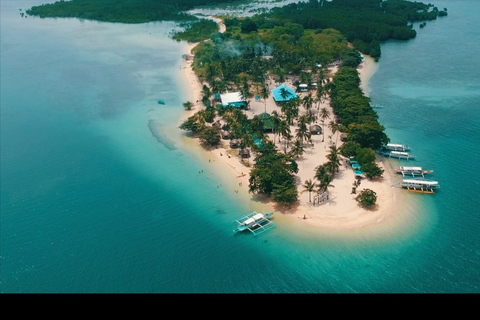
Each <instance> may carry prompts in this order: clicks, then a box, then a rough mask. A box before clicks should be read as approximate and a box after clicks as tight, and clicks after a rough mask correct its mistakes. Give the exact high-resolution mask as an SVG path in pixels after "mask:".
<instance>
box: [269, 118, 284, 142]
mask: <svg viewBox="0 0 480 320" xmlns="http://www.w3.org/2000/svg"><path fill="white" fill-rule="evenodd" d="M271 119H272V122H273V144H275V135H276V134H277V131H278V128H279V126H280V121H282V119H280V116H279V114H278V112H277V111H276V110H274V111H272V118H271ZM279 141H280V139H279Z"/></svg>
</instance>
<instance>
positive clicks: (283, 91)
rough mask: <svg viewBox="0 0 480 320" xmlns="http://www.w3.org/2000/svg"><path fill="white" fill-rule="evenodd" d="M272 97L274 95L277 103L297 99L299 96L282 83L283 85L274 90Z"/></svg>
mask: <svg viewBox="0 0 480 320" xmlns="http://www.w3.org/2000/svg"><path fill="white" fill-rule="evenodd" d="M272 95H273V100H275V102H276V103H279V102H283V101H288V100H291V99H295V98H297V94H296V93H295V90H293V89H292V88H290V87H288V86H287V85H286V84H284V83H282V84H281V85H279V86H278V87H276V88H275V89H273V90H272Z"/></svg>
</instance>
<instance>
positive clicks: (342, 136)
mask: <svg viewBox="0 0 480 320" xmlns="http://www.w3.org/2000/svg"><path fill="white" fill-rule="evenodd" d="M347 138H348V136H347V134H346V133H342V134H341V135H340V140H341V141H343V142H345V141H347Z"/></svg>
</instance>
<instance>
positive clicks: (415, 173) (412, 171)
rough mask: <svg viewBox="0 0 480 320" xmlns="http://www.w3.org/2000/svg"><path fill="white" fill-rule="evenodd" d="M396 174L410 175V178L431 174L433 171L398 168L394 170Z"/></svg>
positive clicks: (417, 168)
mask: <svg viewBox="0 0 480 320" xmlns="http://www.w3.org/2000/svg"><path fill="white" fill-rule="evenodd" d="M394 171H395V172H396V173H401V174H402V176H404V177H405V175H411V176H412V177H415V176H422V177H423V175H424V174H427V173H432V172H433V170H423V169H422V167H398V168H396V169H394Z"/></svg>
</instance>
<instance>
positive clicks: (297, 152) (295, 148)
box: [290, 138, 305, 158]
mask: <svg viewBox="0 0 480 320" xmlns="http://www.w3.org/2000/svg"><path fill="white" fill-rule="evenodd" d="M304 151H305V148H304V147H303V143H302V140H301V139H299V138H297V139H296V140H295V142H294V143H293V145H292V149H291V150H290V154H291V155H292V156H293V157H294V158H298V157H300V156H301V155H302V154H303V152H304Z"/></svg>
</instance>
